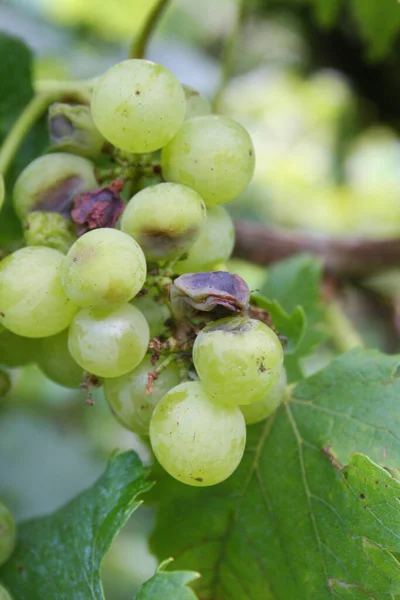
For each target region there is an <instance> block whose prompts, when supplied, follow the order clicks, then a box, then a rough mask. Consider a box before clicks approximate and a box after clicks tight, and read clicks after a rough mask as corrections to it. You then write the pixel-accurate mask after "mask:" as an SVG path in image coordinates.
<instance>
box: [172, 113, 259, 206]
mask: <svg viewBox="0 0 400 600" xmlns="http://www.w3.org/2000/svg"><path fill="white" fill-rule="evenodd" d="M161 163H162V172H163V176H164V179H165V180H166V181H174V182H176V183H182V184H184V185H188V186H189V187H191V188H193V189H194V190H196V192H198V193H199V194H200V196H201V197H202V198H203V200H204V202H205V203H206V206H207V208H208V207H210V206H214V205H216V204H222V203H224V202H229V201H230V200H233V199H234V198H236V197H237V196H239V194H241V193H242V192H243V191H244V190H245V189H246V187H247V186H248V184H249V183H250V180H251V177H252V175H253V171H254V147H253V142H252V141H251V138H250V136H249V134H248V133H247V131H246V130H245V129H244V128H243V127H242V126H241V125H239V123H236V122H235V121H233V120H232V119H230V118H229V117H223V116H217V115H206V116H204V117H195V118H194V119H189V120H188V121H185V122H184V124H183V125H182V127H181V128H180V130H179V131H178V133H177V134H176V136H175V137H174V138H173V139H172V140H171V142H169V143H168V144H167V145H166V146H165V147H164V148H163V150H162V155H161Z"/></svg>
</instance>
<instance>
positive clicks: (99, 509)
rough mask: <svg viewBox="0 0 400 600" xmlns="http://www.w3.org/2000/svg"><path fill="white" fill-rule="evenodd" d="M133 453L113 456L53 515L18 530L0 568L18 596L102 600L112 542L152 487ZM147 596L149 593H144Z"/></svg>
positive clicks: (1, 575)
mask: <svg viewBox="0 0 400 600" xmlns="http://www.w3.org/2000/svg"><path fill="white" fill-rule="evenodd" d="M147 473H148V471H147V469H145V468H144V467H143V466H142V464H141V462H140V460H139V458H138V457H137V455H136V454H135V453H134V452H125V453H123V454H120V455H118V456H114V457H112V458H111V459H110V461H109V464H108V466H107V469H106V471H105V473H104V474H103V475H102V476H101V477H100V479H98V481H97V482H96V483H95V484H94V485H93V486H92V487H91V488H90V489H88V490H86V491H85V492H83V493H82V494H81V495H80V496H78V497H77V498H75V499H74V500H72V501H71V502H70V503H69V504H67V505H66V506H64V507H62V508H61V509H60V510H58V511H57V512H55V513H53V514H52V515H48V516H45V517H42V518H38V519H32V520H30V521H26V522H24V523H22V524H21V525H20V526H19V528H18V540H17V548H16V551H15V552H14V554H13V555H12V557H11V559H10V560H9V561H8V562H7V563H6V564H5V565H4V567H2V568H1V569H0V580H1V582H3V583H4V584H5V586H6V587H7V589H9V591H10V592H11V594H12V596H13V599H14V600H27V599H28V598H29V600H54V599H55V598H57V600H71V598H73V599H74V600H87V599H88V598H91V599H92V600H103V599H104V595H103V588H102V585H101V581H100V565H101V562H102V560H103V557H104V555H105V554H106V552H107V551H108V549H109V547H110V545H111V542H112V541H113V539H114V538H115V536H116V535H117V533H118V531H119V530H120V529H121V528H122V527H123V525H124V524H125V523H126V521H127V519H128V518H129V517H130V515H131V514H132V513H133V511H134V510H136V508H137V507H138V506H139V505H140V501H138V500H137V496H138V495H139V494H142V493H143V492H146V491H147V490H148V489H150V487H151V486H152V484H151V483H148V482H147V481H146V476H147ZM144 598H145V597H144Z"/></svg>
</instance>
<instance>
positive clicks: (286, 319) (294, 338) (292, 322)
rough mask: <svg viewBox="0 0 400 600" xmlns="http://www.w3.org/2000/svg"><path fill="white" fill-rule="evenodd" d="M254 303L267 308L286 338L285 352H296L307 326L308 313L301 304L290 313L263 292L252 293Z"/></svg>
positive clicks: (287, 353) (279, 330) (288, 353)
mask: <svg viewBox="0 0 400 600" xmlns="http://www.w3.org/2000/svg"><path fill="white" fill-rule="evenodd" d="M251 300H252V303H254V304H256V305H257V306H258V307H260V308H264V309H265V310H267V311H268V312H269V313H270V315H271V318H272V321H273V323H274V325H275V327H276V328H277V330H278V332H279V334H280V335H282V336H284V337H285V338H286V343H285V354H286V355H291V354H296V352H297V349H298V347H299V345H300V342H301V340H302V337H303V334H304V331H305V328H306V315H305V313H304V310H303V308H302V307H301V306H296V308H295V309H294V311H293V312H292V313H291V314H290V315H289V314H288V313H287V312H286V311H285V310H284V309H283V308H282V306H281V305H280V304H279V302H277V301H276V300H268V298H264V296H261V294H258V293H253V294H252V295H251Z"/></svg>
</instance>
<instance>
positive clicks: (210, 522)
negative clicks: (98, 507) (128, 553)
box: [152, 350, 400, 600]
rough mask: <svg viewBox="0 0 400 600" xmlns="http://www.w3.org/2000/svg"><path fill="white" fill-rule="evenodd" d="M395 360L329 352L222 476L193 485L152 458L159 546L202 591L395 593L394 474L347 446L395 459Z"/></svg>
mask: <svg viewBox="0 0 400 600" xmlns="http://www.w3.org/2000/svg"><path fill="white" fill-rule="evenodd" d="M399 365H400V357H399V356H385V355H382V354H380V353H378V352H371V351H369V352H367V351H362V350H354V351H351V352H349V353H347V354H343V355H342V356H340V357H339V358H337V359H336V360H334V361H333V362H332V363H331V364H330V365H329V366H328V367H327V368H326V369H324V370H323V371H321V372H320V373H318V374H317V375H314V376H313V377H311V378H310V379H309V380H307V381H305V382H302V383H300V384H299V385H298V386H296V387H295V388H294V390H293V392H292V397H291V398H290V399H289V400H288V402H287V403H286V404H285V405H284V406H282V407H281V408H280V409H279V410H278V412H277V413H276V414H275V415H274V416H273V417H271V418H270V419H269V420H268V421H266V422H263V423H260V424H258V425H254V426H252V427H249V428H248V441H247V447H246V452H245V455H244V458H243V460H242V463H241V464H240V466H239V468H238V470H237V471H236V472H235V474H234V475H233V476H232V477H230V478H229V479H228V480H227V481H226V482H224V483H223V484H221V485H219V486H215V487H211V488H200V489H199V488H191V487H189V486H184V485H182V484H180V483H178V482H176V481H174V480H172V478H170V477H169V476H168V475H166V474H165V473H162V472H161V470H160V469H159V474H158V475H157V477H156V479H157V485H156V486H155V488H154V494H153V499H155V501H158V503H159V510H158V517H157V525H156V529H155V532H154V535H153V538H152V548H153V549H154V551H155V552H156V554H157V555H159V556H165V555H166V554H167V553H168V554H171V555H172V556H174V558H175V561H176V562H175V565H176V568H180V569H191V568H196V569H198V570H199V572H200V573H201V579H200V580H199V581H198V582H197V583H196V589H197V590H198V591H199V594H200V596H201V598H204V599H205V600H206V599H208V600H211V599H212V600H223V599H227V598H229V600H287V599H288V598H295V599H296V600H332V598H335V599H336V598H340V599H344V598H346V599H349V600H350V599H351V600H355V599H358V598H360V599H361V598H366V597H367V598H374V599H375V600H389V599H390V598H392V595H394V594H398V593H400V568H399V564H398V562H397V561H396V560H395V558H394V556H393V554H392V553H398V552H399V550H400V536H399V534H398V532H399V530H400V529H399V528H400V510H399V500H398V498H399V497H400V483H399V482H398V481H397V480H395V479H392V478H391V475H390V474H389V473H388V472H387V471H386V470H384V469H382V468H381V467H379V466H377V465H376V464H374V463H372V461H371V460H370V459H369V458H366V457H364V456H361V455H358V454H356V455H354V454H353V453H354V452H363V453H364V452H367V453H368V454H369V455H370V456H371V457H372V458H373V459H375V460H376V461H378V462H380V463H382V464H384V465H386V466H388V467H392V466H396V465H397V466H398V465H399V464H400V411H399V408H398V405H399V398H400V379H399V378H398V374H397V369H398V367H399ZM329 447H330V448H329ZM352 454H353V456H351V455H352ZM339 462H340V463H342V464H346V463H349V466H348V467H346V468H345V469H343V470H342V471H340V470H339V468H340V465H339ZM155 473H157V469H155Z"/></svg>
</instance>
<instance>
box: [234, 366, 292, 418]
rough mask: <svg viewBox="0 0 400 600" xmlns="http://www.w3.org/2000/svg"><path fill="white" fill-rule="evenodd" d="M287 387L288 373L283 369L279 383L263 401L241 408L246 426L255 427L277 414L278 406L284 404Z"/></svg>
mask: <svg viewBox="0 0 400 600" xmlns="http://www.w3.org/2000/svg"><path fill="white" fill-rule="evenodd" d="M286 385H287V377H286V371H285V369H284V368H283V369H282V371H281V374H280V376H279V379H278V381H277V383H276V384H275V385H274V387H273V388H272V390H270V391H269V392H268V394H266V395H265V396H264V398H262V400H259V401H258V402H253V403H252V404H247V405H245V406H239V408H240V410H241V411H242V413H243V416H244V418H245V421H246V425H253V424H254V423H258V422H259V421H263V420H264V419H266V418H267V417H269V416H270V415H272V413H273V412H275V410H276V409H277V408H278V406H279V405H280V404H281V403H282V402H283V398H284V395H285V390H286Z"/></svg>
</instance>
